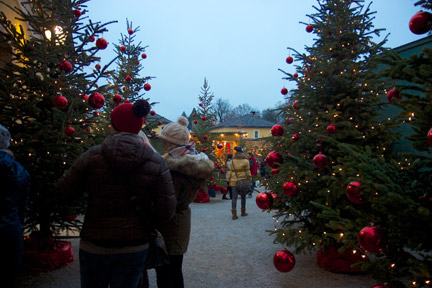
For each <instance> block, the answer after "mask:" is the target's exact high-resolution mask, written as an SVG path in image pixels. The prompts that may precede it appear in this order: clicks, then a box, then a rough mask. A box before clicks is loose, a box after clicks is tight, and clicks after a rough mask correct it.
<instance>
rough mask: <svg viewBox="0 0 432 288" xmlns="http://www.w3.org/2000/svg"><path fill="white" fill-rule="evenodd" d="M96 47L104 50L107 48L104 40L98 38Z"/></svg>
mask: <svg viewBox="0 0 432 288" xmlns="http://www.w3.org/2000/svg"><path fill="white" fill-rule="evenodd" d="M96 47H97V48H99V49H101V50H104V49H105V48H107V47H108V42H107V41H106V40H105V39H104V38H99V39H98V40H96Z"/></svg>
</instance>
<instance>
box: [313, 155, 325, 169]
mask: <svg viewBox="0 0 432 288" xmlns="http://www.w3.org/2000/svg"><path fill="white" fill-rule="evenodd" d="M313 164H314V166H315V167H317V168H324V167H325V166H326V165H327V164H328V160H327V157H326V156H325V155H324V154H322V153H319V154H317V155H315V157H314V158H313Z"/></svg>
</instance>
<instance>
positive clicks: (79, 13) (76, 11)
mask: <svg viewBox="0 0 432 288" xmlns="http://www.w3.org/2000/svg"><path fill="white" fill-rule="evenodd" d="M73 15H74V16H75V17H76V18H79V17H80V16H81V11H80V10H79V9H76V10H74V11H73Z"/></svg>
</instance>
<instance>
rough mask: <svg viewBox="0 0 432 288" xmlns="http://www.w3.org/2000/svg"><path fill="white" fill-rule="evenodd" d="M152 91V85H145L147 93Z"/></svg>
mask: <svg viewBox="0 0 432 288" xmlns="http://www.w3.org/2000/svg"><path fill="white" fill-rule="evenodd" d="M150 89H151V85H150V84H149V83H147V84H145V85H144V90H145V91H150Z"/></svg>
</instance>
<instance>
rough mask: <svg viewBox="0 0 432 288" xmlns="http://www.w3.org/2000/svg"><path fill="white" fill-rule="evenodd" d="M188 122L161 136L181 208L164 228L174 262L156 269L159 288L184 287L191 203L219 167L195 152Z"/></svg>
mask: <svg viewBox="0 0 432 288" xmlns="http://www.w3.org/2000/svg"><path fill="white" fill-rule="evenodd" d="M187 125H188V120H187V119H186V118H185V117H183V116H180V117H179V118H178V121H177V122H171V123H169V124H168V125H166V126H165V127H164V129H163V130H162V131H161V132H160V134H159V135H158V137H159V138H160V139H162V142H163V148H164V150H165V151H166V154H164V155H163V156H162V157H163V158H164V159H165V161H166V163H167V164H168V167H169V169H170V171H171V175H172V178H173V182H174V189H175V194H176V197H177V207H176V212H175V215H174V217H173V218H172V219H171V220H170V221H169V222H168V223H167V224H165V225H163V226H162V227H161V228H160V232H161V233H162V235H163V237H164V239H165V245H166V248H167V250H168V255H169V260H170V263H169V264H167V265H164V266H161V267H158V268H156V278H157V285H158V287H159V288H182V287H184V280H183V271H182V264H183V255H184V253H186V251H187V248H188V245H189V238H190V231H191V209H190V207H189V204H190V203H191V202H192V201H193V200H194V198H195V196H196V195H197V191H198V189H200V188H202V187H204V185H205V181H206V180H207V179H209V178H210V176H211V175H212V172H213V170H214V168H215V165H214V163H213V161H211V160H210V159H209V158H208V157H207V155H206V154H204V153H198V152H197V151H196V150H195V143H190V142H189V138H190V134H189V130H188V128H187Z"/></svg>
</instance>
